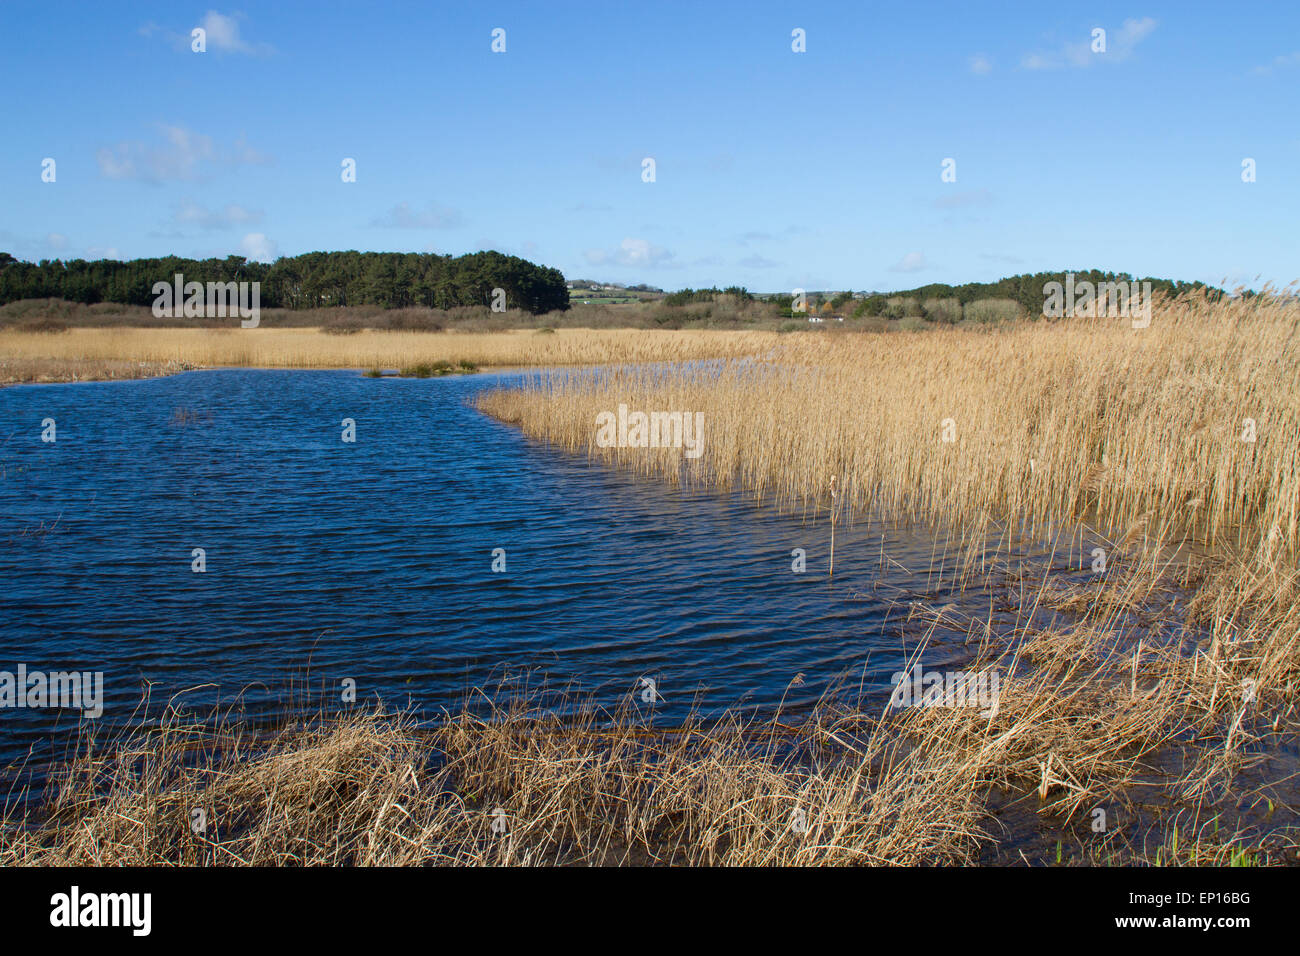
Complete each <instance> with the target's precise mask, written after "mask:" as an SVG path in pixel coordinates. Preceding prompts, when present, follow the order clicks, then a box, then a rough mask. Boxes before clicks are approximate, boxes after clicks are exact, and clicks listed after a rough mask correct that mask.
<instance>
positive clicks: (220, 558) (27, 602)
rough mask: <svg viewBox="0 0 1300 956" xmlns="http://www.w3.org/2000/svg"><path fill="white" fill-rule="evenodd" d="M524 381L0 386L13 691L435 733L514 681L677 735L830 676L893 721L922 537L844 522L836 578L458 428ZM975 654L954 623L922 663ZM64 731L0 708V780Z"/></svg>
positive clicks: (50, 713)
mask: <svg viewBox="0 0 1300 956" xmlns="http://www.w3.org/2000/svg"><path fill="white" fill-rule="evenodd" d="M517 378H519V374H518V373H505V374H482V375H472V376H464V377H449V378H439V379H398V378H382V379H375V378H367V377H365V376H362V375H361V374H359V373H357V372H351V371H270V370H249V369H219V370H206V371H197V372H189V373H185V374H181V375H177V376H173V377H170V378H161V379H151V380H145V381H126V382H102V383H82V384H68V385H39V386H22V387H15V388H8V389H4V390H0V419H2V421H3V430H2V434H0V437H2V438H3V445H0V505H2V506H3V507H0V575H3V580H4V582H5V586H4V588H3V591H0V670H4V671H10V672H16V669H17V667H18V666H19V665H24V666H25V667H26V668H27V669H28V670H29V671H45V672H52V671H70V670H81V671H101V672H103V680H104V691H103V696H104V707H105V709H104V716H103V718H102V720H104V721H107V722H109V723H110V724H117V725H121V724H123V723H128V722H130V721H133V720H139V719H141V717H140V715H139V714H138V713H137V709H138V707H139V705H140V701H141V699H142V695H143V693H144V691H145V689H146V687H148V688H150V699H151V700H152V701H153V703H154V705H155V710H156V708H157V705H159V704H160V703H162V702H165V701H166V700H167V699H168V698H170V697H171V696H172V695H175V694H180V695H181V696H180V697H179V698H178V699H179V700H181V701H183V702H185V703H187V704H189V705H190V706H191V707H193V708H197V709H198V711H199V712H202V711H203V710H204V708H210V707H211V705H212V703H213V702H216V701H218V700H221V701H225V702H229V701H231V700H232V699H234V698H235V697H237V696H238V695H240V694H241V692H242V693H243V695H244V701H245V703H246V705H247V706H248V707H249V708H250V709H252V710H254V711H256V710H258V709H259V708H261V709H263V710H265V711H267V712H270V711H271V710H274V709H275V708H276V707H278V706H282V705H283V702H284V700H285V699H286V689H287V688H289V687H290V686H291V685H292V684H296V685H298V686H300V687H305V686H310V687H314V688H316V689H317V690H321V691H322V692H323V693H324V699H325V700H326V701H329V700H341V696H340V695H341V693H342V688H343V687H344V686H346V685H345V684H344V683H343V682H344V681H347V680H350V681H355V686H356V696H357V701H358V703H360V704H364V703H366V702H368V701H374V700H376V699H382V700H384V701H385V702H386V703H388V704H390V705H393V706H407V705H409V706H411V707H413V708H414V709H416V710H417V711H419V712H420V713H422V714H424V715H429V716H432V715H436V714H437V713H438V712H439V711H440V710H441V709H442V708H455V707H457V706H458V705H459V704H460V702H461V701H462V700H463V699H464V697H465V694H466V692H467V690H468V689H470V688H473V687H477V686H481V685H492V686H496V685H498V684H499V682H501V681H503V680H504V681H506V682H507V683H506V685H505V686H507V687H517V686H522V685H523V684H527V685H529V686H532V687H538V686H540V685H543V684H545V685H546V686H548V687H550V688H552V689H559V688H573V689H577V690H579V691H581V692H584V693H589V694H590V695H592V697H593V698H594V700H595V701H596V702H597V703H598V704H600V705H603V706H607V707H616V706H618V705H619V704H620V702H627V701H628V700H632V701H633V702H634V703H635V704H636V705H637V706H638V707H640V708H641V709H642V710H644V711H645V712H646V714H645V716H646V719H651V717H653V719H654V720H655V721H656V722H666V723H671V722H673V721H679V720H681V719H682V718H683V717H684V716H685V715H686V714H687V713H688V712H689V711H690V710H691V709H692V708H693V707H696V708H698V709H700V710H702V711H704V712H705V713H707V714H714V715H716V714H718V713H721V712H722V711H724V710H727V709H731V708H740V709H746V710H752V711H756V712H759V713H771V712H773V711H774V710H775V709H776V708H777V707H778V706H782V702H784V704H783V706H784V707H785V708H786V709H787V710H789V711H791V712H792V713H797V712H799V711H801V710H806V709H807V708H809V707H810V706H811V705H812V704H813V703H814V702H815V701H816V700H817V698H818V697H820V696H821V695H822V694H823V693H825V692H826V691H827V689H828V688H830V687H832V686H833V685H835V684H836V683H837V682H841V681H842V682H844V684H845V685H846V686H847V688H849V689H850V690H849V691H848V693H850V695H857V694H865V695H866V696H867V697H868V698H870V699H871V700H872V701H873V706H880V705H882V704H883V703H884V701H885V699H886V697H887V694H888V690H889V677H890V675H891V674H892V673H893V672H895V671H898V670H901V669H902V668H903V666H904V665H903V660H904V658H903V653H904V650H903V648H904V640H905V639H906V643H907V649H908V650H909V651H911V650H914V648H915V646H916V641H917V640H918V638H919V637H920V634H921V629H920V627H919V626H913V627H912V628H911V630H910V631H909V629H908V626H906V625H905V624H904V622H903V618H904V617H905V610H906V608H905V604H906V601H905V600H904V601H903V604H902V605H900V604H899V601H900V599H901V598H907V599H910V598H914V597H918V596H923V597H924V598H925V599H926V600H927V601H931V602H933V603H935V604H943V603H944V602H945V600H947V599H948V596H947V595H946V594H945V590H946V584H945V585H944V586H943V587H935V588H934V589H933V591H932V592H931V593H927V594H924V595H920V594H919V591H921V590H924V589H925V586H926V583H927V580H928V577H929V575H928V571H929V569H930V567H931V562H932V556H933V550H934V547H935V543H934V541H933V540H932V538H931V537H930V536H928V535H925V534H922V533H919V532H917V531H915V530H911V531H909V530H907V529H899V528H886V527H882V526H880V525H879V524H876V525H874V526H872V527H867V526H866V525H864V524H859V525H858V526H857V527H853V528H849V527H844V526H841V527H838V528H837V529H836V563H835V577H834V581H833V584H832V583H830V582H828V581H827V578H826V558H827V553H828V537H829V525H828V523H827V521H826V520H825V517H824V516H823V517H822V518H821V520H819V521H818V522H817V523H816V524H815V525H814V524H813V523H811V522H810V521H805V520H804V517H803V516H802V515H800V514H788V513H781V512H779V511H778V510H776V509H775V508H773V507H770V506H760V505H757V504H755V503H754V502H753V501H751V500H748V499H746V498H745V496H743V495H741V494H739V493H724V492H710V491H701V490H692V489H687V488H673V487H670V486H668V485H667V484H664V483H660V482H656V481H651V480H646V479H639V478H635V477H632V476H630V475H626V474H621V473H618V472H614V471H611V470H609V469H607V468H605V467H602V466H600V465H597V464H595V463H591V462H588V461H587V460H586V459H585V458H582V457H578V456H573V455H569V454H564V453H561V452H558V451H555V450H552V449H549V448H547V447H546V446H544V445H541V444H539V443H537V442H534V441H531V440H529V439H527V438H525V437H523V436H522V435H521V434H520V433H519V432H518V431H516V430H515V429H513V428H511V427H510V426H507V425H504V424H501V423H499V422H497V421H494V420H492V419H490V418H488V417H486V416H485V415H483V414H481V413H480V412H478V411H477V410H475V409H474V408H473V407H472V404H471V403H472V400H473V396H474V395H475V393H476V392H477V391H478V390H480V389H483V388H485V387H491V386H495V385H499V384H502V383H509V382H511V381H512V380H515V379H517ZM46 419H53V420H54V423H55V428H56V432H55V435H54V437H55V441H53V442H46V441H42V431H43V426H42V422H43V421H44V420H46ZM344 419H352V420H354V421H355V442H351V443H349V442H344V441H343V440H342V437H341V436H342V435H343V431H344V426H343V424H342V422H343V420H344ZM706 447H707V446H706ZM882 533H883V534H884V535H885V537H886V541H885V544H884V547H885V550H886V552H887V553H888V554H889V556H890V558H891V559H893V561H894V562H897V563H898V564H897V566H896V565H895V564H893V563H890V562H885V563H884V564H883V566H882V563H881V561H880V550H881V541H880V538H881V534H882ZM200 548H201V549H203V552H204V556H203V561H204V567H205V570H204V571H203V572H202V573H199V572H196V571H194V570H193V562H194V560H195V558H194V556H193V555H194V549H200ZM498 548H499V549H504V552H505V571H504V572H494V571H493V560H494V559H493V552H494V549H498ZM795 548H803V549H806V552H807V568H808V570H807V573H803V574H798V573H793V572H792V570H791V565H792V560H793V559H792V556H791V552H792V550H793V549H795ZM909 572H910V573H909ZM964 600H968V601H973V602H976V603H977V604H978V603H979V602H981V601H983V602H984V605H985V607H986V608H987V604H988V600H987V597H985V596H984V595H982V594H981V593H979V592H975V593H970V592H968V593H967V595H966V596H965V598H964ZM945 636H947V637H948V638H951V640H947V641H945V640H944V638H945ZM965 656H966V655H965V651H964V649H963V648H962V646H961V644H960V642H959V641H958V640H957V639H956V635H945V632H944V631H943V630H942V629H941V630H940V631H939V632H938V633H937V635H936V638H935V642H934V644H933V646H932V647H931V648H930V649H928V650H927V652H926V656H925V659H924V660H925V664H926V666H927V667H929V666H932V665H934V666H942V665H945V664H954V663H956V662H959V661H960V660H962V659H963V658H964V657H965ZM647 680H649V681H653V682H654V686H655V692H656V694H657V696H658V697H660V698H661V699H660V700H658V701H656V702H655V703H654V705H653V706H652V707H650V706H646V705H645V704H644V703H643V699H644V698H645V697H646V696H647V695H646V690H647V684H646V681H647ZM843 692H844V691H843V689H842V690H841V693H843ZM76 722H77V715H76V714H75V713H72V712H70V711H67V712H62V713H60V712H59V711H58V710H51V709H44V710H40V709H31V708H10V709H3V710H0V760H3V762H5V763H8V762H9V761H11V760H14V759H16V758H18V757H21V756H22V755H23V754H25V753H27V752H28V751H29V749H32V750H34V752H36V753H43V752H45V751H46V750H47V749H49V748H53V749H54V750H61V749H62V747H63V746H64V745H65V744H66V741H67V739H69V734H70V732H71V731H72V730H74V729H75V726H76Z"/></svg>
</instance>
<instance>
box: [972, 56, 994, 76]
mask: <svg viewBox="0 0 1300 956" xmlns="http://www.w3.org/2000/svg"><path fill="white" fill-rule="evenodd" d="M970 71H971V72H972V73H974V74H975V75H976V76H984V75H986V74H988V73H992V72H993V61H992V60H990V59H989V58H988V57H986V56H985V55H984V54H983V53H976V54H975V55H974V56H973V57H971V58H970Z"/></svg>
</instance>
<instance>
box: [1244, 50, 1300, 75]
mask: <svg viewBox="0 0 1300 956" xmlns="http://www.w3.org/2000/svg"><path fill="white" fill-rule="evenodd" d="M1296 66H1300V50H1297V51H1296V52H1294V53H1284V54H1282V55H1281V56H1275V57H1273V61H1272V62H1271V63H1267V64H1265V65H1264V66H1257V67H1255V70H1254V72H1256V73H1261V74H1262V73H1272V72H1273V71H1274V70H1287V69H1291V68H1292V67H1296Z"/></svg>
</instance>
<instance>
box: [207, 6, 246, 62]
mask: <svg viewBox="0 0 1300 956" xmlns="http://www.w3.org/2000/svg"><path fill="white" fill-rule="evenodd" d="M199 26H201V27H203V29H204V30H206V31H207V32H208V49H210V50H223V51H225V52H227V53H252V52H253V48H252V47H251V46H249V45H248V44H247V43H245V42H244V41H243V40H242V39H241V38H240V36H239V21H238V20H236V19H235V18H234V17H226V16H222V15H221V14H220V13H217V11H216V10H209V11H208V12H207V15H206V16H205V17H204V18H203V20H202V21H201V22H200V23H199Z"/></svg>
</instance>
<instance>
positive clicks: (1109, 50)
mask: <svg viewBox="0 0 1300 956" xmlns="http://www.w3.org/2000/svg"><path fill="white" fill-rule="evenodd" d="M1156 26H1157V21H1156V20H1155V19H1154V18H1153V17H1143V18H1142V19H1141V20H1134V19H1132V18H1130V19H1128V20H1125V21H1124V22H1123V23H1122V24H1121V25H1120V28H1119V29H1118V30H1107V31H1106V52H1105V53H1093V52H1092V30H1088V38H1087V39H1085V40H1079V41H1078V42H1076V43H1067V44H1065V45H1064V46H1062V47H1061V49H1060V50H1058V51H1056V52H1053V53H1027V54H1025V56H1024V57H1023V58H1022V59H1021V61H1020V65H1021V66H1023V67H1024V68H1025V69H1026V70H1055V69H1059V68H1061V67H1067V66H1069V67H1089V66H1092V65H1093V64H1096V63H1116V62H1119V61H1121V60H1127V59H1128V58H1129V57H1130V56H1131V55H1132V54H1133V51H1134V50H1135V49H1136V48H1137V45H1138V44H1139V43H1141V42H1142V41H1143V40H1145V39H1146V38H1147V37H1148V36H1150V35H1151V32H1152V31H1153V30H1155V28H1156Z"/></svg>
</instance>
